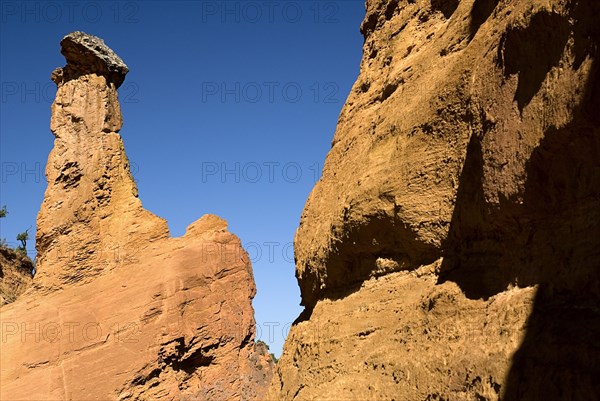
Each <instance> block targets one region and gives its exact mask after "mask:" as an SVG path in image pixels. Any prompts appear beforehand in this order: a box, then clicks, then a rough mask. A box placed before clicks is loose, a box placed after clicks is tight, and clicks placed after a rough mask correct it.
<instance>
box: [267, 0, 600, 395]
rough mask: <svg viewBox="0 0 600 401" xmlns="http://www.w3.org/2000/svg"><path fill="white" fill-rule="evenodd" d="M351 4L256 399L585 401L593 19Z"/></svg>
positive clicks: (457, 5) (597, 159)
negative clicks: (315, 170)
mask: <svg viewBox="0 0 600 401" xmlns="http://www.w3.org/2000/svg"><path fill="white" fill-rule="evenodd" d="M366 6H367V7H366V8H367V12H366V17H365V20H364V22H363V24H362V27H361V30H362V32H363V34H364V36H365V43H364V49H363V50H364V55H363V60H362V63H361V72H360V76H359V77H358V80H357V82H356V83H355V85H354V87H353V90H352V92H351V94H350V96H349V98H348V100H347V103H346V105H345V106H344V108H343V110H342V112H341V115H340V119H339V123H338V127H337V131H336V133H335V136H334V139H333V144H332V148H331V150H330V152H329V154H328V156H327V160H326V163H325V166H324V170H323V177H322V178H321V180H320V181H319V182H318V183H317V185H316V186H315V188H314V190H313V192H312V193H311V195H310V197H309V199H308V201H307V204H306V207H305V210H304V212H303V215H302V218H301V222H300V227H299V229H298V232H297V234H296V240H295V252H296V263H297V277H298V282H299V285H300V288H301V293H302V301H303V305H305V307H306V310H305V312H304V313H303V314H302V315H301V316H300V318H299V319H298V321H297V322H296V324H295V325H294V326H293V327H292V329H291V332H290V335H289V338H288V340H287V341H286V344H285V347H284V353H283V355H282V357H281V359H280V362H279V364H278V368H277V373H276V378H275V380H274V382H273V384H272V386H271V389H270V393H269V396H268V399H271V400H281V399H285V400H305V399H317V398H318V399H319V400H339V399H345V400H363V399H373V400H391V399H395V400H429V401H431V400H453V401H454V400H498V399H504V400H513V399H514V400H546V399H571V400H588V399H598V398H600V394H599V391H600V390H599V388H598V386H597V385H595V383H594V381H595V379H594V378H595V377H600V364H599V363H598V361H597V358H594V357H592V356H591V355H597V354H598V351H599V349H600V344H599V343H598V340H597V339H598V338H600V311H599V310H598V307H597V305H598V303H599V301H600V280H599V275H600V274H599V272H600V266H599V264H600V128H599V124H600V118H599V117H598V116H599V114H598V111H599V110H600V73H599V71H600V62H599V60H598V57H599V56H600V54H599V53H598V51H599V49H598V45H599V44H600V28H599V26H600V25H598V24H597V23H596V21H595V20H594V17H593V16H594V15H599V13H600V5H599V4H598V3H597V2H594V1H591V0H585V1H584V0H581V1H576V0H572V1H559V0H548V1H542V2H539V1H533V0H521V1H512V2H511V1H500V0H474V1H473V0H465V1H457V0H456V1H453V0H441V1H438V0H435V1H434V0H411V1H402V0H400V1H399V0H369V1H367V4H366Z"/></svg>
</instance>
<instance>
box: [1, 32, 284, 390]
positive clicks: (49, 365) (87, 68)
mask: <svg viewBox="0 0 600 401" xmlns="http://www.w3.org/2000/svg"><path fill="white" fill-rule="evenodd" d="M61 47H62V53H63V54H64V55H65V58H66V59H67V65H66V66H65V67H64V68H62V69H57V70H55V71H54V72H53V74H52V79H53V80H54V81H55V82H56V83H57V86H58V91H57V94H56V99H55V101H54V103H53V105H52V121H51V129H52V132H53V133H54V135H55V137H56V139H55V143H54V148H53V149H52V151H51V153H50V156H49V158H48V164H47V168H46V176H47V180H48V188H47V190H46V193H45V196H44V201H43V204H42V206H41V209H40V212H39V215H38V222H37V238H36V240H37V241H36V248H37V255H38V258H37V266H36V267H37V275H36V277H35V280H34V283H33V287H32V288H31V289H30V290H29V291H28V292H27V293H25V294H24V295H23V296H22V297H21V298H19V299H18V300H17V301H16V302H14V303H12V304H10V305H6V306H3V307H2V314H1V327H2V344H1V346H2V352H1V356H0V357H1V364H0V369H1V372H0V373H1V374H0V382H1V383H0V389H1V390H0V398H2V399H11V400H31V399H52V400H71V399H77V400H80V399H85V400H150V399H152V400H182V399H194V400H252V399H260V398H261V394H262V393H263V392H264V390H265V388H266V385H267V384H268V383H269V381H270V379H271V376H272V371H273V362H272V360H271V357H270V356H269V355H268V353H266V352H265V350H264V349H261V348H260V347H258V348H257V347H256V345H255V342H254V338H255V322H254V311H253V309H252V304H251V302H252V298H253V297H254V295H255V293H256V288H255V284H254V279H253V275H252V267H251V264H250V260H249V258H248V255H247V254H246V252H245V251H244V250H243V249H242V247H241V243H240V240H239V239H238V238H237V237H236V236H235V235H234V234H232V233H230V232H229V231H228V230H227V223H226V222H225V221H224V220H222V219H220V218H219V217H216V216H212V215H206V216H204V217H202V218H201V219H200V220H198V221H196V222H195V223H193V224H191V225H190V226H189V227H188V228H187V231H186V233H185V235H184V236H183V237H181V238H170V235H169V230H168V227H167V224H166V221H165V220H163V219H161V218H159V217H157V216H155V215H153V214H152V213H150V212H148V211H147V210H145V209H144V208H143V207H142V204H141V202H140V199H139V198H138V192H137V188H136V185H135V182H134V180H133V178H132V176H131V173H130V169H129V161H128V159H127V156H126V154H125V150H124V147H123V142H122V140H121V137H120V135H119V130H120V129H121V125H122V117H121V112H120V108H119V102H118V94H117V88H118V86H119V85H120V84H121V83H122V82H123V80H124V78H125V74H126V73H127V71H128V70H127V67H126V65H125V64H124V63H123V61H122V60H121V59H120V58H119V57H118V56H117V55H116V54H115V53H114V52H113V51H112V50H110V49H109V48H108V47H107V46H106V45H105V44H104V42H103V41H102V40H101V39H99V38H97V37H94V36H92V35H87V34H85V33H82V32H74V33H71V34H69V35H67V36H66V37H65V38H64V39H63V40H62V42H61ZM186 397H187V398H186Z"/></svg>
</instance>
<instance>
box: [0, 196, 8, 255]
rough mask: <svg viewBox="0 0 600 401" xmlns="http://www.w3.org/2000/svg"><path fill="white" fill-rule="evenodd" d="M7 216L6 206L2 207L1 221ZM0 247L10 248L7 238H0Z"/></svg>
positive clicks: (0, 211) (0, 210)
mask: <svg viewBox="0 0 600 401" xmlns="http://www.w3.org/2000/svg"><path fill="white" fill-rule="evenodd" d="M7 214H8V210H6V206H2V209H0V219H1V218H3V217H6V215H7ZM0 246H3V247H5V248H7V247H8V244H7V243H6V238H0Z"/></svg>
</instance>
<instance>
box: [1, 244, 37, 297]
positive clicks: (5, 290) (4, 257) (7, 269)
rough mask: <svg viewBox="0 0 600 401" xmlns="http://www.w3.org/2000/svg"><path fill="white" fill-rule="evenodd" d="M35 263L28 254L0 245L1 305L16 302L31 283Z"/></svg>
mask: <svg viewBox="0 0 600 401" xmlns="http://www.w3.org/2000/svg"><path fill="white" fill-rule="evenodd" d="M32 271H33V263H32V262H31V259H29V258H28V257H27V256H25V255H23V254H21V253H19V252H16V251H14V250H12V249H9V248H5V247H3V246H0V306H2V305H4V304H8V303H11V302H14V301H15V300H16V299H17V297H18V296H19V295H21V294H22V293H23V292H25V290H26V289H27V288H28V287H29V286H30V285H31V277H32V276H31V274H32V273H31V272H32Z"/></svg>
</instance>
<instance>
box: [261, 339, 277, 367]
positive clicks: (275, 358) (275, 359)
mask: <svg viewBox="0 0 600 401" xmlns="http://www.w3.org/2000/svg"><path fill="white" fill-rule="evenodd" d="M256 345H262V346H264V347H265V349H266V350H267V351H269V346H268V345H267V343H266V342H264V341H263V340H258V341H257V342H256ZM269 355H271V358H273V362H275V363H277V362H279V359H277V357H276V356H275V354H273V353H272V352H271V353H269Z"/></svg>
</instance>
